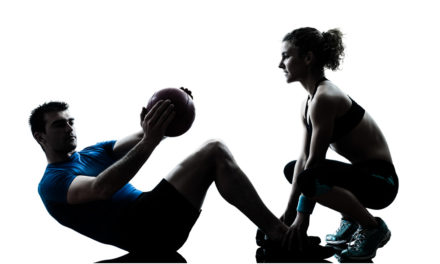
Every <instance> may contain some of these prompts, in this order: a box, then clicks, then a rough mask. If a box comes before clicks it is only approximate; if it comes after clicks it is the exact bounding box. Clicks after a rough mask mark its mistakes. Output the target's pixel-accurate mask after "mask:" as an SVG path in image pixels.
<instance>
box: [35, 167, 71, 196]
mask: <svg viewBox="0 0 440 264" xmlns="http://www.w3.org/2000/svg"><path fill="white" fill-rule="evenodd" d="M75 177H76V176H75V175H74V174H73V173H69V172H67V171H63V170H55V169H52V170H49V171H46V174H45V176H44V178H43V180H42V181H41V182H40V184H39V185H38V192H39V194H40V196H41V198H42V199H43V200H45V201H51V202H55V203H67V191H68V190H69V186H70V184H71V183H72V181H73V180H74V179H75Z"/></svg>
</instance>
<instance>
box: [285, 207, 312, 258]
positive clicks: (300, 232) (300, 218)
mask: <svg viewBox="0 0 440 264" xmlns="http://www.w3.org/2000/svg"><path fill="white" fill-rule="evenodd" d="M309 221H310V216H309V215H306V214H303V213H299V212H298V213H297V216H296V218H295V221H294V222H293V224H292V226H291V227H290V228H289V230H288V231H287V233H286V235H285V236H284V239H283V241H282V245H283V247H284V248H287V249H288V250H289V251H298V250H299V251H303V250H304V249H305V248H306V247H307V246H308V245H307V243H308V241H307V229H308V228H309Z"/></svg>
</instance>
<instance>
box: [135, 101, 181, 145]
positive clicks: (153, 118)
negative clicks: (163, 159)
mask: <svg viewBox="0 0 440 264" xmlns="http://www.w3.org/2000/svg"><path fill="white" fill-rule="evenodd" d="M175 114H176V113H175V112H174V105H173V104H171V101H170V100H165V101H163V100H160V101H158V102H157V103H156V104H155V105H154V106H153V107H152V108H151V110H150V111H149V112H147V109H146V108H145V107H143V108H142V112H141V126H142V129H143V131H144V138H143V139H144V140H146V141H152V142H154V143H156V144H159V143H160V141H161V140H162V138H163V137H164V135H165V131H166V129H167V128H168V126H169V125H170V123H171V121H173V119H174V116H175Z"/></svg>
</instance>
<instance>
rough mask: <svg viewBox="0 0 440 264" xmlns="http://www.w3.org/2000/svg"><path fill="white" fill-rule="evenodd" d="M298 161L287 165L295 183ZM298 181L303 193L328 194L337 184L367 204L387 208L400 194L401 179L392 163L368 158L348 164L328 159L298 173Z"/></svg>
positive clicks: (366, 205)
mask: <svg viewBox="0 0 440 264" xmlns="http://www.w3.org/2000/svg"><path fill="white" fill-rule="evenodd" d="M295 164H296V161H292V162H289V163H288V164H287V165H286V166H285V167H284V175H285V176H286V179H287V180H288V181H289V182H290V183H292V177H293V171H294V169H295ZM297 184H298V187H299V189H300V191H301V193H302V194H303V195H305V196H306V197H314V196H318V195H320V194H324V193H326V192H327V191H329V190H330V189H331V188H332V187H333V186H338V187H341V188H343V189H346V190H348V191H350V192H351V193H353V194H354V195H355V196H356V197H357V198H358V199H359V201H360V202H361V203H362V205H364V206H365V207H367V208H371V209H383V208H385V207H387V206H388V205H390V204H391V203H392V202H393V201H394V199H395V198H396V195H397V192H398V189H399V180H398V177H397V174H396V171H395V169H394V166H393V164H392V163H390V162H387V161H383V160H368V161H364V162H360V163H356V164H348V163H343V162H339V161H334V160H324V161H322V162H320V163H319V164H317V165H316V166H314V167H312V168H310V169H307V170H305V171H303V172H302V173H300V174H299V175H298V176H297Z"/></svg>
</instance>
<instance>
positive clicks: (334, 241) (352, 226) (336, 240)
mask: <svg viewBox="0 0 440 264" xmlns="http://www.w3.org/2000/svg"><path fill="white" fill-rule="evenodd" d="M357 229H358V224H356V223H353V222H351V221H349V220H347V219H344V218H342V220H341V224H340V225H339V228H338V230H336V232H335V234H332V235H327V236H326V237H325V241H326V242H327V245H329V246H341V245H343V244H346V243H348V242H349V241H350V240H351V237H352V236H353V234H354V233H355V232H356V230H357Z"/></svg>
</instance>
